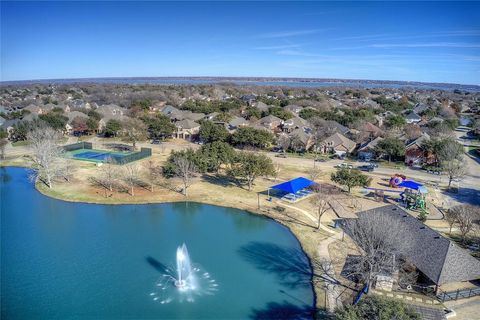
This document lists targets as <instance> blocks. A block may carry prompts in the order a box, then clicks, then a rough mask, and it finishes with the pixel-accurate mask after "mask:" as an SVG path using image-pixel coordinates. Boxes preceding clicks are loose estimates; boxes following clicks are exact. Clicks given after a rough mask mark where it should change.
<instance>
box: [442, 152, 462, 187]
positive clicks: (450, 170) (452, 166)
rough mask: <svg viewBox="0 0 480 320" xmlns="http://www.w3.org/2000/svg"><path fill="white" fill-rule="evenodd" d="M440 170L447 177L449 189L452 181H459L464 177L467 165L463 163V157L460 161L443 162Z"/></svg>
mask: <svg viewBox="0 0 480 320" xmlns="http://www.w3.org/2000/svg"><path fill="white" fill-rule="evenodd" d="M442 168H443V170H445V172H446V173H447V175H448V188H449V189H450V186H451V185H452V181H453V180H461V179H463V177H465V174H466V173H467V163H466V162H465V159H463V157H462V160H458V159H453V160H449V161H444V162H443V163H442Z"/></svg>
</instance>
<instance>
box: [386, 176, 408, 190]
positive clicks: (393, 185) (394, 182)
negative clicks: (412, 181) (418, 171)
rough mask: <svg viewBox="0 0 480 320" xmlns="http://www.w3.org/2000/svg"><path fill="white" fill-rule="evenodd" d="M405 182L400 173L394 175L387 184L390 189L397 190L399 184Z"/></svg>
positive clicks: (404, 177) (405, 178)
mask: <svg viewBox="0 0 480 320" xmlns="http://www.w3.org/2000/svg"><path fill="white" fill-rule="evenodd" d="M405 180H407V177H406V176H404V175H403V174H400V173H396V174H395V175H393V176H392V177H391V178H390V182H389V183H388V184H389V186H390V188H398V187H399V186H400V184H401V183H402V182H403V181H405Z"/></svg>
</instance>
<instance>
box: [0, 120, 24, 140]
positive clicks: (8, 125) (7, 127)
mask: <svg viewBox="0 0 480 320" xmlns="http://www.w3.org/2000/svg"><path fill="white" fill-rule="evenodd" d="M19 122H20V120H18V119H12V120H6V121H4V122H3V123H2V124H1V125H0V129H1V130H4V131H6V132H7V135H8V138H10V135H11V134H12V130H13V129H14V128H15V126H16V125H17V123H19Z"/></svg>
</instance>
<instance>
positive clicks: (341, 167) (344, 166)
mask: <svg viewBox="0 0 480 320" xmlns="http://www.w3.org/2000/svg"><path fill="white" fill-rule="evenodd" d="M335 168H339V169H353V166H352V165H351V164H348V163H346V162H344V163H339V164H337V165H336V166H335Z"/></svg>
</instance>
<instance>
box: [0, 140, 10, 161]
mask: <svg viewBox="0 0 480 320" xmlns="http://www.w3.org/2000/svg"><path fill="white" fill-rule="evenodd" d="M7 144H8V140H7V139H0V159H2V160H3V159H5V149H6V147H7Z"/></svg>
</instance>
